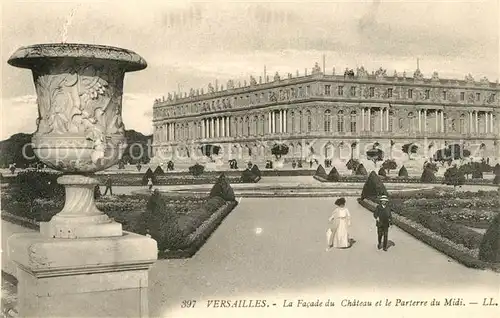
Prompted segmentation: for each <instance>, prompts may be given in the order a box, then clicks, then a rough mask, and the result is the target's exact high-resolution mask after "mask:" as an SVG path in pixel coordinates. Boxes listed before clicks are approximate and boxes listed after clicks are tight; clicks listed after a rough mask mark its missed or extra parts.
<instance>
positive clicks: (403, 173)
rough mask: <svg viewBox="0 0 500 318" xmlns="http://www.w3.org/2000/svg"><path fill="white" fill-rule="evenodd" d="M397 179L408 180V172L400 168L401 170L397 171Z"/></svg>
mask: <svg viewBox="0 0 500 318" xmlns="http://www.w3.org/2000/svg"><path fill="white" fill-rule="evenodd" d="M398 177H403V178H408V170H406V167H405V166H402V167H401V169H399V172H398Z"/></svg>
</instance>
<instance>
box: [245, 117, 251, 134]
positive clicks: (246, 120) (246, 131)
mask: <svg viewBox="0 0 500 318" xmlns="http://www.w3.org/2000/svg"><path fill="white" fill-rule="evenodd" d="M245 133H246V134H245V135H246V136H248V135H250V119H249V118H248V116H247V117H245Z"/></svg>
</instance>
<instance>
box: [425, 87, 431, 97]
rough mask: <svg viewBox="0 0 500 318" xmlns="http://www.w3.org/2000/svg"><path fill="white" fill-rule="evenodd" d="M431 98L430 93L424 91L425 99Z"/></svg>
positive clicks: (427, 90)
mask: <svg viewBox="0 0 500 318" xmlns="http://www.w3.org/2000/svg"><path fill="white" fill-rule="evenodd" d="M429 98H431V91H430V90H429V89H426V90H425V99H429Z"/></svg>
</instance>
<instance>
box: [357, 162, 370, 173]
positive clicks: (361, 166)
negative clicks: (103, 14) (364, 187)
mask: <svg viewBox="0 0 500 318" xmlns="http://www.w3.org/2000/svg"><path fill="white" fill-rule="evenodd" d="M356 175H358V176H366V175H368V172H367V171H366V169H365V166H363V164H362V163H360V164H359V165H358V167H357V168H356Z"/></svg>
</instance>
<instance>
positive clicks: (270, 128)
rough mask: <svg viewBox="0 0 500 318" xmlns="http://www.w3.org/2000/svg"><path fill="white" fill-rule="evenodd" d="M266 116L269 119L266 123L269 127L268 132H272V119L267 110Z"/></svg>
mask: <svg viewBox="0 0 500 318" xmlns="http://www.w3.org/2000/svg"><path fill="white" fill-rule="evenodd" d="M267 115H268V116H267V117H268V119H269V122H268V123H267V124H268V125H267V126H268V128H269V133H272V132H273V120H272V119H271V112H269V113H268V114H267Z"/></svg>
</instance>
